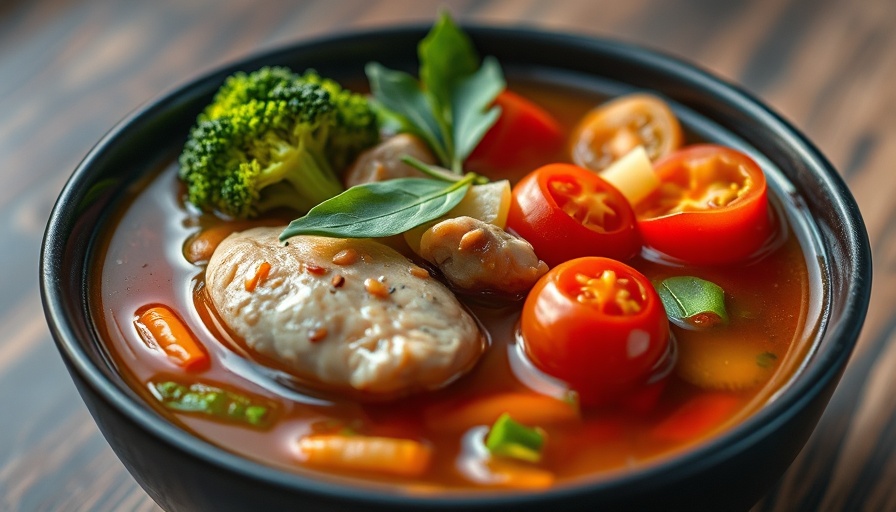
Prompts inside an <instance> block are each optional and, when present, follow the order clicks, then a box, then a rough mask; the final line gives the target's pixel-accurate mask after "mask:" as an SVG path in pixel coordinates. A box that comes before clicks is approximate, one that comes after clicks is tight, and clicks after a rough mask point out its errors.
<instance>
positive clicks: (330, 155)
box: [178, 67, 379, 218]
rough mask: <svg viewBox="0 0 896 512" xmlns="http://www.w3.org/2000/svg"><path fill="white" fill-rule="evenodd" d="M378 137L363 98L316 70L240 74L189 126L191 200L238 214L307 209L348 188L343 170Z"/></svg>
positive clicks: (185, 174) (184, 171)
mask: <svg viewBox="0 0 896 512" xmlns="http://www.w3.org/2000/svg"><path fill="white" fill-rule="evenodd" d="M378 140H379V130H378V126H377V116H376V114H375V113H374V111H373V108H372V107H371V106H370V103H369V102H368V100H367V98H366V97H365V96H363V95H360V94H356V93H353V92H351V91H347V90H344V89H342V88H341V87H340V86H339V84H337V83H336V82H334V81H333V80H329V79H327V78H323V77H321V76H319V75H317V74H316V73H314V72H313V71H308V72H306V73H305V74H303V75H298V74H296V73H293V72H292V71H290V70H289V69H286V68H280V67H275V68H262V69H260V70H257V71H255V72H252V73H248V74H246V73H236V74H234V75H233V76H231V77H230V78H228V79H227V80H226V81H225V83H224V84H223V85H222V86H221V88H220V89H219V90H218V92H217V94H216V95H215V98H214V100H213V101H212V103H211V104H210V105H208V106H207V107H206V109H205V110H204V111H203V112H202V114H200V115H199V117H198V118H197V120H196V124H195V126H194V127H193V128H192V129H191V130H190V134H189V137H188V138H187V141H186V143H185V144H184V148H183V151H182V152H181V155H180V158H179V159H178V162H179V164H180V178H181V180H182V181H183V182H184V183H185V184H186V186H187V196H188V199H189V201H190V202H191V203H193V204H194V205H196V206H197V207H199V208H201V209H203V210H206V211H218V212H221V213H224V214H226V215H229V216H231V217H237V218H246V217H253V216H255V215H258V214H260V213H263V212H265V211H268V210H272V209H274V208H280V207H289V208H292V209H295V210H298V211H301V212H302V213H304V212H307V211H308V210H310V209H311V208H312V207H313V206H315V205H316V204H318V203H320V202H321V201H323V200H325V199H329V198H331V197H333V196H335V195H336V194H339V193H340V192H342V191H343V187H342V183H341V181H340V180H339V178H338V176H337V173H338V172H340V171H341V170H343V169H344V168H345V167H346V166H347V165H348V164H349V163H350V162H351V161H352V160H353V159H354V157H355V156H356V155H357V154H359V153H360V152H361V151H362V150H364V149H366V148H368V147H370V146H372V145H374V144H376V143H377V141H378Z"/></svg>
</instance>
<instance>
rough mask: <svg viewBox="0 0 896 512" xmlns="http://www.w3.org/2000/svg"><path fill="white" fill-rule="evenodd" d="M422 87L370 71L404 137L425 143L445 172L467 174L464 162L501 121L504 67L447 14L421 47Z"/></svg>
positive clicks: (402, 76) (395, 74)
mask: <svg viewBox="0 0 896 512" xmlns="http://www.w3.org/2000/svg"><path fill="white" fill-rule="evenodd" d="M417 52H418V55H419V57H420V82H419V83H418V82H417V80H416V79H414V78H413V77H411V76H410V75H408V74H407V73H402V72H400V71H391V70H389V69H386V68H384V67H383V66H381V65H379V64H376V63H370V64H368V65H367V67H366V72H367V77H368V80H369V81H370V90H371V92H372V93H373V96H374V98H375V99H376V103H377V104H378V105H379V106H381V107H382V108H383V109H386V110H389V111H391V114H392V115H391V116H389V115H386V116H383V115H381V116H380V118H381V119H382V118H384V117H385V118H387V119H389V120H390V121H392V120H395V119H398V120H399V124H400V125H401V126H402V127H403V128H402V129H403V131H408V132H410V133H413V134H415V135H417V136H419V137H420V138H422V139H423V140H424V141H426V143H427V144H428V145H429V146H430V148H431V149H432V150H433V153H435V155H436V157H437V158H438V159H439V161H440V162H441V163H442V165H443V166H445V167H447V168H449V169H451V170H452V171H453V172H456V173H461V172H462V170H463V161H464V160H465V159H466V158H467V156H469V155H470V153H471V152H472V151H473V149H474V148H475V147H476V145H477V144H479V142H480V141H481V140H482V137H483V136H485V133H486V132H487V131H488V129H489V128H491V127H492V125H494V123H495V122H496V121H497V119H498V117H499V115H500V109H499V108H498V107H494V106H491V105H492V103H493V102H494V100H495V98H496V97H497V96H498V94H500V93H501V91H502V90H504V87H505V82H504V77H503V74H502V72H501V67H500V66H499V65H498V62H497V61H496V60H495V59H486V60H485V61H484V62H483V64H482V67H479V56H478V55H477V53H476V50H475V48H474V47H473V44H472V42H470V39H469V38H468V37H467V35H466V34H464V33H463V31H461V30H460V29H459V28H458V27H457V26H456V25H455V24H454V22H453V21H452V20H451V17H450V16H449V15H448V14H447V13H443V14H442V16H441V17H440V18H439V20H438V21H437V22H436V23H435V24H434V25H433V28H432V30H430V32H429V34H427V36H426V37H425V38H424V39H423V40H422V41H421V42H420V44H419V46H418V47H417ZM477 68H478V70H477Z"/></svg>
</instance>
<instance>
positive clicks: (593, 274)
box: [520, 257, 670, 405]
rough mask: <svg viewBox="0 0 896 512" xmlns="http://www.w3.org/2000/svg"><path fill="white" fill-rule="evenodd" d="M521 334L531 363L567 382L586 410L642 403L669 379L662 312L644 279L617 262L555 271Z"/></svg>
mask: <svg viewBox="0 0 896 512" xmlns="http://www.w3.org/2000/svg"><path fill="white" fill-rule="evenodd" d="M520 328H521V331H522V339H523V348H524V351H525V353H526V354H527V355H528V357H529V359H530V360H531V361H532V363H533V364H534V365H535V366H536V367H538V368H539V369H541V370H542V371H543V372H545V373H547V374H549V375H552V376H554V377H557V378H559V379H561V380H563V381H565V382H567V383H568V384H569V385H570V387H571V388H572V389H574V390H575V391H577V392H578V394H579V399H580V402H581V403H582V404H583V405H605V404H608V403H616V402H619V401H623V400H627V399H628V398H630V397H637V396H638V395H639V393H640V392H641V391H642V390H644V389H645V388H647V387H649V386H651V385H653V384H655V383H656V380H657V379H664V378H665V375H667V374H668V366H669V365H668V363H669V361H668V359H667V358H668V357H669V343H670V335H669V320H668V319H667V317H666V311H665V310H664V309H663V304H662V302H661V301H660V298H659V296H658V295H657V292H656V290H655V289H654V288H653V286H652V285H651V284H650V281H648V279H647V278H646V277H644V275H642V274H641V273H639V272H638V271H637V270H635V269H633V268H631V267H629V266H628V265H625V264H624V263H620V262H618V261H616V260H611V259H609V258H600V257H588V258H578V259H574V260H570V261H567V262H565V263H563V264H561V265H558V266H557V267H554V268H553V269H551V270H550V271H549V272H548V273H547V274H545V275H544V276H543V277H542V278H541V279H540V280H539V281H538V282H537V283H536V284H535V286H534V287H533V288H532V290H531V291H530V292H529V295H528V297H527V298H526V302H525V304H524V305H523V314H522V318H521V320H520Z"/></svg>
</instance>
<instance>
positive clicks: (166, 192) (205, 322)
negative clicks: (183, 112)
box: [91, 83, 821, 492]
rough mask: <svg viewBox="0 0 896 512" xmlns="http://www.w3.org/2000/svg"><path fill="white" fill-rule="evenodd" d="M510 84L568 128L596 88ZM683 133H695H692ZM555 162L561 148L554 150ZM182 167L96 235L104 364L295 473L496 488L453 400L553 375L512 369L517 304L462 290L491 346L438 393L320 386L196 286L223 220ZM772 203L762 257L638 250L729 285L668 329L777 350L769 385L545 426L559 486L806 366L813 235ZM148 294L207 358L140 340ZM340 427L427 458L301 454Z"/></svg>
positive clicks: (670, 448)
mask: <svg viewBox="0 0 896 512" xmlns="http://www.w3.org/2000/svg"><path fill="white" fill-rule="evenodd" d="M515 90H517V91H518V92H521V93H522V94H523V95H525V96H528V97H529V98H532V99H535V100H536V101H537V102H538V103H540V104H541V105H542V106H544V107H546V108H547V109H548V110H550V111H551V112H552V113H553V114H554V115H555V116H556V117H557V118H558V119H559V120H560V121H561V122H562V123H563V124H564V126H567V127H569V126H573V125H574V123H575V122H576V121H577V120H578V119H579V118H580V117H581V116H582V115H584V113H585V112H587V111H588V110H589V109H590V108H591V107H593V106H594V105H596V104H597V103H599V101H600V100H601V98H599V97H597V96H596V95H595V94H593V93H585V92H582V91H579V90H574V89H558V88H554V87H551V88H548V87H545V86H543V85H541V86H537V85H532V84H525V83H524V84H518V85H517V86H516V87H515ZM689 139H690V140H689V142H693V141H694V140H693V139H694V137H693V136H690V137H689ZM557 159H558V160H567V159H568V157H565V156H563V155H558V156H557ZM176 174H177V165H176V163H172V164H169V165H167V166H165V167H164V168H162V169H160V171H159V172H158V173H154V175H153V176H151V177H149V178H147V179H146V180H145V182H143V183H141V184H139V185H138V186H137V187H135V189H134V190H133V193H132V195H131V196H130V197H128V198H127V199H126V201H124V207H123V208H122V210H121V211H120V212H118V214H117V215H116V216H115V218H114V229H109V230H107V231H106V232H107V233H108V235H107V237H106V239H104V240H102V241H101V245H100V250H99V252H98V253H97V254H99V255H100V261H98V265H97V266H96V267H95V268H97V271H96V272H95V273H94V275H92V276H91V284H92V286H91V293H92V303H91V310H92V312H93V314H94V315H95V319H96V324H97V326H98V327H99V329H100V331H101V335H102V338H103V339H104V340H105V342H106V349H107V350H108V353H109V355H110V357H111V361H112V362H113V364H114V365H115V367H116V369H117V371H118V372H119V373H120V374H121V376H122V378H123V379H124V380H125V382H127V384H128V385H129V386H130V387H131V388H132V389H133V390H134V391H135V392H136V393H137V394H138V395H140V396H141V397H142V398H143V399H144V400H145V401H146V402H147V404H148V405H149V406H150V407H152V408H154V409H155V410H156V411H157V412H158V413H159V414H161V415H162V416H164V417H165V418H167V419H168V420H169V421H171V422H172V423H174V424H176V425H178V426H180V427H181V428H183V429H185V430H187V431H189V432H190V433H192V434H193V435H195V436H196V437H198V438H201V439H203V440H206V441H208V442H210V443H212V444H214V445H217V446H220V447H222V448H223V449H225V450H228V451H231V452H234V453H237V454H239V455H241V456H244V457H246V458H248V459H252V460H256V461H260V462H262V463H265V464H268V465H271V466H274V467H277V468H281V469H285V470H289V471H294V472H298V473H306V474H307V473H310V474H313V475H317V476H321V477H332V478H342V477H348V478H350V479H355V478H357V479H363V480H364V481H366V482H386V483H391V484H399V486H398V487H397V488H398V489H402V490H404V491H418V492H429V491H432V490H438V491H447V490H452V489H460V490H467V491H469V490H472V489H476V488H480V489H481V488H492V487H490V486H489V485H488V484H485V483H483V482H482V481H477V479H476V478H473V477H472V476H471V471H470V470H469V468H470V466H471V465H472V466H475V465H476V464H477V463H480V462H481V461H477V460H476V459H475V457H474V456H472V455H471V454H470V453H469V452H468V451H465V450H466V449H465V448H464V446H465V442H468V441H469V438H470V435H472V434H471V431H466V432H465V431H460V432H453V431H445V430H446V429H445V427H444V420H445V415H446V413H445V412H444V411H445V410H447V409H446V408H447V407H449V405H450V404H452V403H455V402H456V401H458V400H463V399H465V398H469V399H475V397H476V396H481V395H483V394H486V393H496V392H502V391H521V392H532V389H531V388H533V387H536V388H544V387H545V382H543V381H541V380H540V379H538V378H534V380H532V378H531V377H530V376H527V374H524V373H520V372H515V371H514V370H513V369H512V367H511V363H512V362H514V361H516V362H517V363H519V361H520V359H519V357H518V356H517V354H518V353H519V352H518V351H517V350H516V345H515V344H516V329H517V321H518V319H519V313H520V309H521V304H522V303H521V302H520V303H509V304H508V303H502V304H492V305H483V304H482V302H483V301H481V300H480V301H475V303H473V302H470V301H467V305H468V307H469V309H470V311H471V312H472V313H473V314H474V315H475V316H476V318H477V319H478V320H479V322H480V323H481V325H482V326H483V327H484V329H485V330H486V331H487V333H488V336H489V337H490V340H491V345H490V347H489V348H488V350H487V351H486V353H485V354H484V356H483V357H482V358H481V360H480V361H479V363H478V364H477V365H476V367H475V368H474V369H473V370H472V371H471V372H470V373H469V374H468V375H466V376H464V377H462V378H461V379H459V380H458V381H456V382H454V383H453V384H451V385H449V386H448V387H447V388H445V389H443V390H440V391H437V392H433V393H427V394H421V395H416V396H412V397H408V398H404V399H400V400H397V401H394V402H390V403H381V404H362V403H357V402H353V401H351V400H338V399H332V398H322V397H319V396H313V394H311V393H308V392H303V391H300V390H298V389H296V388H293V387H291V386H289V385H288V383H284V382H283V379H282V378H278V377H277V375H278V374H277V373H276V372H275V371H269V370H266V369H264V367H263V366H262V365H260V364H258V363H257V362H254V361H252V360H251V356H250V355H249V354H248V353H247V352H246V351H245V350H244V349H243V348H242V345H241V344H240V342H239V341H238V340H234V339H232V336H230V335H229V334H228V333H227V332H226V330H225V329H223V328H222V327H221V326H220V323H219V322H218V321H217V320H216V317H215V314H214V312H213V311H211V308H210V306H209V305H208V303H207V301H206V299H205V294H204V292H203V291H202V287H203V279H204V265H202V264H198V265H197V264H192V263H190V262H188V261H187V259H186V258H185V256H184V248H185V246H186V244H187V242H188V240H189V239H190V238H191V237H192V236H194V235H195V234H196V233H198V232H200V231H201V230H203V229H207V228H210V227H213V226H216V225H221V224H223V221H222V220H220V219H218V218H216V217H214V216H212V215H207V214H205V215H200V214H198V213H197V212H196V211H195V210H194V209H192V208H190V207H187V206H186V205H185V204H184V203H183V188H182V186H181V185H180V184H179V183H178V180H177V176H176ZM773 202H774V204H776V205H779V206H780V200H779V199H777V198H773ZM777 210H778V221H779V226H778V228H779V237H778V242H777V245H776V246H775V247H773V248H771V250H769V251H767V252H768V254H766V255H765V256H764V257H762V258H761V259H759V260H758V261H752V262H750V263H749V264H741V265H733V266H728V267H715V268H696V267H684V268H682V267H677V266H672V265H669V264H665V263H663V262H661V261H650V260H648V259H645V258H644V257H639V258H636V259H635V260H634V261H632V262H629V263H630V264H631V265H632V266H634V267H635V268H637V269H639V270H640V271H641V272H643V273H644V274H645V275H646V276H647V277H648V278H649V279H651V280H652V281H657V280H660V279H663V278H665V277H669V276H673V275H693V276H697V277H701V278H704V279H708V280H711V281H713V282H715V283H717V284H719V285H720V286H721V287H722V288H723V289H724V290H725V291H726V303H727V307H728V310H729V313H730V316H731V323H730V324H729V325H728V326H726V327H725V328H723V329H714V330H712V331H710V332H709V333H696V332H694V331H684V330H682V329H680V328H677V327H673V331H674V334H675V337H676V339H677V341H678V344H679V350H699V349H700V347H701V344H703V345H702V346H706V344H707V343H709V344H712V343H726V344H737V346H738V347H741V349H742V350H743V351H746V352H747V353H750V354H753V353H755V354H756V355H757V356H759V355H760V354H773V355H774V356H773V357H772V356H768V355H766V356H764V357H766V362H767V363H769V369H768V371H766V372H764V373H763V374H762V382H761V384H758V385H756V386H755V387H753V388H751V389H748V390H741V391H707V390H703V389H701V388H698V387H697V386H695V385H693V384H689V383H687V382H686V381H684V380H683V379H681V378H680V377H678V376H677V375H675V374H673V376H672V377H671V379H670V382H669V383H668V385H667V386H666V388H665V389H664V391H663V394H662V396H661V399H660V401H659V404H658V405H657V406H656V407H654V408H652V409H651V410H650V411H646V412H635V411H627V410H624V409H623V408H601V409H585V410H583V411H582V420H581V422H578V423H574V424H568V425H562V426H545V431H546V432H547V436H548V438H547V439H548V440H547V445H546V449H545V457H544V459H543V461H542V462H541V463H539V465H538V466H539V467H540V468H543V469H546V470H548V471H550V472H551V473H553V474H554V476H555V477H556V482H557V484H562V483H564V482H570V481H572V480H574V479H578V478H583V477H595V476H598V477H601V476H608V475H612V474H615V473H618V472H624V471H630V470H632V469H633V468H638V467H641V466H644V465H648V464H651V463H654V462H656V461H657V460H660V459H662V458H664V457H668V456H670V455H671V454H674V453H676V452H679V451H681V450H684V449H687V448H688V447H689V446H692V445H694V444H695V443H700V442H701V441H703V440H705V439H706V438H708V437H711V436H713V435H716V434H718V432H720V431H722V430H724V429H726V428H729V427H731V426H732V425H734V424H736V423H737V422H738V421H741V420H743V419H744V418H745V417H747V416H748V415H749V414H751V413H752V412H754V411H755V410H757V409H758V408H760V407H761V406H762V405H763V404H764V403H766V402H767V401H769V400H770V399H772V397H773V395H774V394H775V393H776V392H777V391H779V390H780V389H781V388H782V387H783V386H785V385H786V383H787V382H788V381H789V380H790V379H791V377H792V376H793V375H794V374H795V373H796V372H797V371H798V369H799V367H800V365H801V362H802V361H803V360H804V359H805V358H806V356H807V354H808V353H809V351H810V350H811V345H812V339H813V338H814V334H815V329H816V328H817V324H818V321H819V318H818V317H819V311H820V306H819V304H820V297H821V291H820V289H819V288H820V286H819V283H820V277H819V276H820V271H819V269H818V264H817V262H816V260H815V258H814V256H813V254H812V251H811V250H809V249H806V250H804V248H803V247H801V244H800V238H805V236H803V237H799V236H796V233H797V232H795V231H794V227H792V226H789V225H787V224H786V223H785V220H786V217H785V216H784V215H782V212H783V209H782V208H778V209H777ZM283 220H284V222H285V221H288V220H289V217H284V218H283ZM270 221H271V220H270V219H268V222H270ZM796 227H797V228H800V226H796ZM800 229H801V228H800ZM148 304H164V305H167V306H168V307H170V308H171V309H172V310H174V311H176V312H177V313H178V314H179V315H180V318H181V319H182V320H183V321H184V322H185V324H186V325H187V326H188V328H189V329H190V330H191V331H192V332H193V334H194V335H195V336H196V337H197V339H198V340H199V341H200V343H201V344H202V345H203V346H204V347H205V349H206V350H207V352H208V353H209V356H210V360H211V364H210V368H209V369H208V370H206V371H204V372H202V373H197V374H186V373H185V372H184V371H182V370H180V369H179V368H178V367H177V366H176V365H174V364H173V363H171V362H170V361H169V360H168V359H167V358H166V357H165V356H164V354H163V353H160V352H159V351H157V350H153V349H151V348H150V347H148V346H147V345H146V343H145V342H144V341H143V340H142V339H141V337H140V336H139V334H138V332H137V331H136V329H135V327H134V319H135V315H136V312H137V311H138V310H139V309H141V308H143V307H145V306H146V305H148ZM703 338H712V339H703ZM281 377H282V376H281ZM167 379H171V380H177V381H179V382H193V381H196V382H204V383H208V384H212V385H218V386H221V387H224V388H226V389H229V390H233V391H236V392H239V393H243V394H248V395H251V396H253V397H260V398H264V399H267V400H269V401H270V402H271V403H273V404H276V407H277V417H276V421H275V422H274V423H273V425H271V426H270V427H269V428H267V429H262V430H259V429H255V428H250V427H247V426H244V425H238V424H229V423H226V422H222V421H217V420H214V419H210V418H209V417H206V416H201V415H191V414H189V413H178V412H173V411H170V410H168V409H165V408H164V407H162V406H161V405H160V404H159V403H158V402H157V401H156V400H155V398H154V397H153V396H152V395H151V394H150V392H149V391H148V388H147V386H148V382H150V381H159V380H167ZM536 381H537V382H536ZM548 387H550V386H548ZM709 395H713V396H715V397H717V398H718V397H721V400H722V402H724V403H727V404H729V405H730V407H728V408H727V409H726V410H725V412H724V413H723V414H721V415H720V416H719V417H715V418H712V419H711V421H710V423H708V424H706V425H704V426H703V427H701V428H697V425H696V424H695V423H694V421H696V420H686V421H684V422H683V423H681V422H680V423H679V428H678V430H675V429H673V434H672V435H670V434H669V431H668V428H667V429H666V431H665V433H663V432H664V431H663V429H664V428H666V427H668V425H669V421H673V420H669V418H671V417H674V416H675V415H676V414H678V415H681V414H683V413H681V412H680V411H681V410H682V408H684V409H685V410H687V407H688V406H687V404H688V403H690V402H692V401H694V400H700V397H706V396H709ZM664 425H665V427H664ZM681 425H685V426H686V427H688V428H693V429H694V430H695V432H690V433H687V430H688V429H687V428H686V429H685V432H686V434H681V428H680V426H681ZM471 427H474V426H471ZM338 428H350V429H352V430H354V431H357V432H359V433H362V434H368V435H382V436H394V437H402V438H410V439H418V440H425V441H426V442H428V443H429V444H430V445H431V446H432V447H433V448H434V454H435V456H434V458H433V463H432V465H431V467H430V468H429V470H428V471H427V472H426V473H425V474H424V475H423V476H422V477H420V478H417V479H414V480H407V479H401V478H397V477H387V476H382V475H378V474H367V473H364V474H362V473H357V474H347V473H345V472H334V471H327V470H319V469H313V468H308V467H305V466H303V464H302V463H301V462H300V460H299V458H298V456H297V452H296V443H297V441H298V439H300V438H301V437H302V436H303V435H307V434H308V433H311V432H315V431H327V430H328V429H329V430H332V429H338ZM481 430H482V429H481V428H480V429H479V431H476V430H475V429H474V430H473V432H481ZM674 432H678V433H677V434H676V433H674ZM682 436H683V437H682ZM465 468H466V469H465ZM357 481H359V480H355V482H357Z"/></svg>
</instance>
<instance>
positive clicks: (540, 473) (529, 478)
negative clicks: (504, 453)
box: [488, 459, 555, 490]
mask: <svg viewBox="0 0 896 512" xmlns="http://www.w3.org/2000/svg"><path fill="white" fill-rule="evenodd" d="M488 469H489V471H490V472H491V473H492V474H493V475H495V476H496V477H497V482H496V484H497V485H498V486H499V487H506V488H508V489H528V490H536V489H547V488H548V487H551V486H552V485H554V480H555V478H554V474H553V473H551V472H550V471H547V470H545V469H541V468H537V467H534V466H529V465H525V464H521V463H518V462H512V461H508V460H505V459H491V460H489V461H488Z"/></svg>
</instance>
